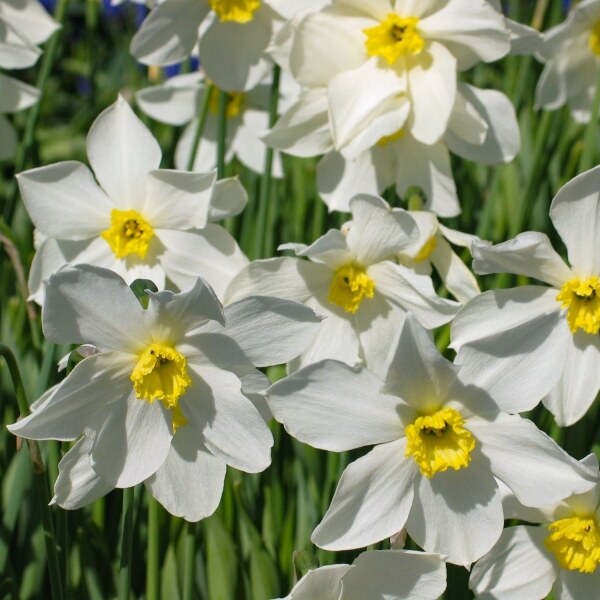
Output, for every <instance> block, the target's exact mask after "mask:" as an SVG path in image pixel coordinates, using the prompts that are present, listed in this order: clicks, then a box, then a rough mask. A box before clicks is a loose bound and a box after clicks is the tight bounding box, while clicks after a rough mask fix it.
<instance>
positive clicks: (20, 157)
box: [4, 0, 69, 221]
mask: <svg viewBox="0 0 600 600" xmlns="http://www.w3.org/2000/svg"><path fill="white" fill-rule="evenodd" d="M68 5H69V0H58V4H57V5H56V10H55V11H54V20H55V21H56V22H57V23H59V24H60V25H62V24H63V22H64V20H65V15H66V13H67V7H68ZM62 31H63V28H62V27H61V28H60V29H58V30H57V31H56V32H55V33H54V34H53V35H52V37H51V38H50V41H49V42H48V45H47V47H46V51H45V52H44V56H43V58H42V64H41V66H40V71H39V74H38V77H37V81H36V87H37V88H38V89H39V90H40V94H41V98H40V101H39V102H37V103H36V104H34V105H33V106H32V107H31V109H30V111H29V115H28V116H27V121H26V123H25V131H24V132H23V138H22V141H21V143H20V144H19V147H18V148H17V155H16V156H15V173H20V172H21V171H23V169H24V168H25V166H26V162H27V157H28V155H29V150H30V148H31V146H32V144H33V138H34V135H35V128H36V126H37V122H38V118H39V116H40V109H41V105H42V101H43V98H44V96H45V92H46V86H47V85H48V80H49V78H50V72H51V71H52V66H53V65H54V60H55V59H56V54H57V50H58V42H59V41H60V36H61V33H62ZM17 189H18V188H17V184H16V181H13V183H12V186H11V188H10V190H9V191H8V194H7V198H6V204H5V205H4V218H5V219H6V220H7V221H8V220H9V219H10V216H11V215H12V211H13V207H14V205H15V202H16V200H17Z"/></svg>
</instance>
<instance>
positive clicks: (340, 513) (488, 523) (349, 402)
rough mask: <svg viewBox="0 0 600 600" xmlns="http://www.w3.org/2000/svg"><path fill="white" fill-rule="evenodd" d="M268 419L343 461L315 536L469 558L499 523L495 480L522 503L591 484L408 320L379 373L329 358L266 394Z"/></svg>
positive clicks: (458, 560) (330, 546) (488, 543)
mask: <svg viewBox="0 0 600 600" xmlns="http://www.w3.org/2000/svg"><path fill="white" fill-rule="evenodd" d="M267 402H268V404H269V407H270V408H271V412H272V413H273V416H274V417H275V418H276V419H277V420H278V421H279V422H281V423H283V425H284V427H285V429H286V431H287V432H288V433H289V434H290V435H292V436H293V437H295V438H297V439H298V440H299V441H301V442H304V443H306V444H309V445H311V446H313V447H315V448H319V449H323V450H328V451H333V452H345V451H349V450H354V449H357V448H361V447H364V446H374V448H373V449H372V450H371V451H370V452H368V453H367V454H365V455H363V456H362V457H361V458H358V459H357V460H355V461H354V462H352V463H351V464H350V465H349V466H348V467H346V469H345V471H344V472H343V474H342V476H341V478H340V481H339V483H338V486H337V489H336V491H335V494H334V496H333V499H332V501H331V504H330V506H329V509H328V510H327V513H326V514H325V516H324V517H323V520H322V521H321V523H320V524H319V525H318V526H317V528H316V529H315V530H314V532H313V534H312V538H311V539H312V541H313V542H314V543H315V544H316V545H317V546H319V547H320V548H324V549H326V550H332V551H338V550H347V549H352V548H362V547H365V546H368V545H370V544H374V543H377V542H380V541H382V540H384V539H386V538H389V537H391V536H393V535H395V534H396V533H397V532H399V531H401V530H402V529H403V528H405V529H406V532H407V533H408V535H409V536H410V537H411V538H412V540H413V541H414V542H416V544H418V546H420V547H421V548H423V549H424V550H425V551H427V552H436V553H439V554H443V555H445V556H447V558H448V562H451V563H455V564H459V565H465V566H467V565H469V564H470V563H472V562H473V561H475V560H477V559H478V558H480V557H481V556H483V555H484V554H485V553H486V552H488V551H489V550H490V549H491V548H492V546H493V545H494V544H495V543H496V541H497V540H498V538H499V537H500V534H501V533H502V528H503V524H504V514H503V509H502V502H501V497H500V488H499V483H498V481H502V482H503V483H504V484H505V485H507V486H508V487H509V489H510V490H511V491H512V492H513V493H514V494H515V496H516V497H517V498H518V499H519V501H520V502H522V503H523V504H525V505H526V506H542V505H545V504H548V503H549V502H557V501H559V500H561V499H563V498H565V497H567V496H570V495H572V494H574V493H581V492H584V491H587V490H589V489H590V488H592V487H593V485H594V483H595V480H594V478H593V477H592V476H591V475H590V473H589V472H588V470H587V469H585V468H583V467H581V465H579V463H577V461H575V460H574V459H572V458H571V457H570V456H569V455H568V454H566V453H565V452H564V451H563V450H562V449H561V448H560V447H559V446H557V445H556V443H555V442H554V441H553V440H552V439H551V438H549V437H548V436H547V435H546V434H544V433H543V432H541V431H540V430H539V429H538V428H537V427H536V426H535V425H534V424H533V423H532V422H531V421H528V420H526V419H523V418H521V417H520V416H518V415H508V414H506V413H504V412H502V411H501V410H500V409H499V408H498V406H497V405H496V404H495V403H494V402H493V401H492V399H491V398H490V397H489V396H488V395H487V394H486V392H485V390H483V389H480V388H476V387H475V386H472V385H465V384H464V382H463V381H462V379H461V372H460V368H459V367H457V366H455V365H453V364H451V363H450V362H448V361H447V360H446V359H445V358H444V357H443V356H441V354H440V353H439V352H438V351H437V349H436V348H435V345H434V344H433V341H432V340H431V337H430V335H429V334H428V332H427V331H425V330H424V329H423V328H422V327H421V326H420V325H419V324H418V322H417V321H416V320H415V319H414V318H413V317H412V315H408V316H407V317H406V319H405V321H404V323H403V325H402V326H401V327H400V329H399V331H397V335H396V337H395V339H394V340H393V342H392V344H391V345H390V352H389V355H388V357H387V360H386V361H385V365H384V374H383V380H382V379H380V378H379V377H377V376H376V375H374V374H373V373H372V372H370V371H369V370H367V369H356V368H352V367H349V366H347V365H345V364H344V363H341V362H338V361H332V360H325V361H321V362H319V363H316V364H312V365H309V366H307V367H305V368H304V369H302V370H300V371H298V372H296V373H294V374H293V375H290V376H288V377H286V378H285V379H282V380H280V381H278V382H277V383H275V384H274V385H273V386H271V387H270V388H269V389H268V390H267Z"/></svg>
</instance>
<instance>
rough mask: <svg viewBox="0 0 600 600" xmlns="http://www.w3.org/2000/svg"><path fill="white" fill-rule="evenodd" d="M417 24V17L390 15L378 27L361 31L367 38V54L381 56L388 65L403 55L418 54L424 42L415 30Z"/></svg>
mask: <svg viewBox="0 0 600 600" xmlns="http://www.w3.org/2000/svg"><path fill="white" fill-rule="evenodd" d="M418 23H419V18H418V17H400V16H399V15H397V14H395V13H390V14H388V16H387V18H386V19H385V21H382V22H381V23H380V24H379V25H376V26H375V27H369V28H368V29H363V33H364V34H365V35H366V36H367V39H366V41H365V46H366V48H367V54H368V55H369V56H382V57H383V58H385V60H387V62H388V64H389V65H393V64H394V63H395V62H396V61H397V60H398V59H399V58H400V57H401V56H402V55H404V54H407V53H410V54H419V53H420V52H421V51H422V50H423V47H424V46H425V40H424V39H423V38H422V37H421V35H420V34H419V31H418V30H417V24H418Z"/></svg>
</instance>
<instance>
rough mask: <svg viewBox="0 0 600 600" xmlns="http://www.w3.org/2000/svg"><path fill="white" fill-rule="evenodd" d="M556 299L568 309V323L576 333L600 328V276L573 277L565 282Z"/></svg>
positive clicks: (590, 331)
mask: <svg viewBox="0 0 600 600" xmlns="http://www.w3.org/2000/svg"><path fill="white" fill-rule="evenodd" d="M556 299H557V300H558V301H559V302H560V303H561V308H564V309H566V310H567V323H568V324H569V327H570V328H571V331H572V332H573V333H575V332H576V331H578V330H579V329H583V331H585V332H586V333H598V331H599V330H600V278H599V277H596V276H593V277H588V278H586V279H571V280H570V281H567V283H565V284H564V285H563V286H562V288H561V290H560V292H559V294H558V296H556Z"/></svg>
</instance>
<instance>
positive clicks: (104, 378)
mask: <svg viewBox="0 0 600 600" xmlns="http://www.w3.org/2000/svg"><path fill="white" fill-rule="evenodd" d="M148 297H149V305H148V308H147V309H146V310H144V309H143V308H142V306H141V304H140V303H139V302H138V300H137V299H136V297H135V296H134V294H133V292H132V291H131V290H130V289H129V288H128V287H127V284H126V283H125V281H123V279H121V278H120V277H119V276H118V275H116V274H115V273H113V272H112V271H109V270H107V269H102V268H99V267H92V266H89V265H82V266H79V267H65V268H64V269H61V271H60V272H59V273H57V274H56V275H53V276H52V277H51V278H50V281H49V283H48V284H47V286H46V301H45V304H44V308H43V312H42V317H43V328H44V333H45V335H46V336H47V337H48V338H49V339H51V340H53V341H56V342H59V343H65V342H74V343H77V344H80V343H91V344H93V346H94V347H95V348H96V350H97V353H95V354H93V355H91V356H89V357H88V358H85V359H84V360H83V361H81V362H80V363H79V364H77V366H76V367H75V368H74V369H73V371H72V372H71V373H70V374H69V375H68V376H67V378H66V379H65V380H64V381H63V382H62V383H61V384H60V385H58V386H56V387H55V388H54V389H53V390H52V391H51V392H50V393H48V394H46V395H45V397H44V400H43V401H42V402H41V403H39V404H38V405H36V407H35V410H34V412H33V413H32V414H31V415H30V416H28V417H27V418H25V419H23V420H21V421H19V422H18V423H16V424H14V425H12V426H10V430H11V431H12V432H13V433H15V434H16V435H19V436H22V437H27V438H31V439H58V440H75V439H77V438H78V437H79V436H81V435H82V434H83V437H81V439H79V441H78V442H77V443H76V444H75V446H74V447H73V448H72V449H71V451H70V452H69V453H67V454H66V455H65V457H64V458H63V460H62V462H61V475H60V477H59V479H58V481H57V484H56V490H55V492H56V499H55V501H56V502H57V503H58V504H60V505H64V506H65V507H67V508H76V507H77V506H81V505H83V504H85V503H87V502H89V501H91V500H93V499H95V498H97V497H99V496H101V495H103V494H105V493H106V492H107V491H109V490H110V489H112V488H114V487H129V486H133V485H136V484H137V483H140V482H142V481H144V482H145V483H146V485H147V487H148V488H149V489H150V491H151V492H152V494H153V495H154V496H155V497H156V498H157V499H158V500H159V501H160V502H161V503H163V504H164V506H165V507H166V508H167V509H168V510H170V511H171V512H172V513H173V514H176V515H181V516H184V517H185V518H187V519H189V520H198V519H200V518H203V517H205V516H208V515H209V514H211V513H212V512H213V511H214V510H215V508H216V506H217V504H218V502H219V499H220V496H221V490H222V486H223V478H224V476H225V466H226V465H231V466H233V467H235V468H236V469H240V470H242V471H247V472H252V473H254V472H258V471H262V470H263V469H265V468H266V467H267V466H268V465H269V463H270V448H271V446H272V443H273V439H272V436H271V433H270V431H269V428H268V427H267V425H266V424H265V420H264V418H263V416H261V414H260V412H259V410H258V409H257V408H256V407H255V404H254V403H253V401H252V399H251V398H250V397H249V396H250V394H253V393H255V392H259V391H260V389H261V388H263V389H264V387H265V381H264V376H262V375H261V374H260V373H259V372H258V371H257V370H256V369H255V368H254V365H260V366H266V365H269V364H274V363H276V362H279V361H280V360H287V359H290V358H291V357H293V356H294V355H295V354H297V353H298V352H300V351H301V350H302V347H303V346H304V345H306V343H307V342H308V340H309V339H310V337H311V336H312V335H313V334H314V328H315V327H316V324H317V323H318V319H317V318H316V317H315V315H314V313H312V311H309V310H308V309H306V308H305V307H303V306H301V305H298V304H296V303H291V302H284V301H281V300H275V299H269V298H249V299H247V300H245V301H242V302H241V303H237V304H235V305H232V306H231V307H229V308H228V309H227V310H228V312H227V313H224V312H223V308H222V306H221V304H220V303H219V301H218V300H217V298H216V296H215V295H214V293H213V291H212V290H211V289H210V287H209V286H208V285H207V284H206V283H205V282H204V281H203V280H201V279H197V280H196V283H195V285H194V287H192V288H191V289H190V290H189V291H187V292H184V293H180V294H173V293H172V292H158V293H148ZM227 321H229V322H228V323H227Z"/></svg>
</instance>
